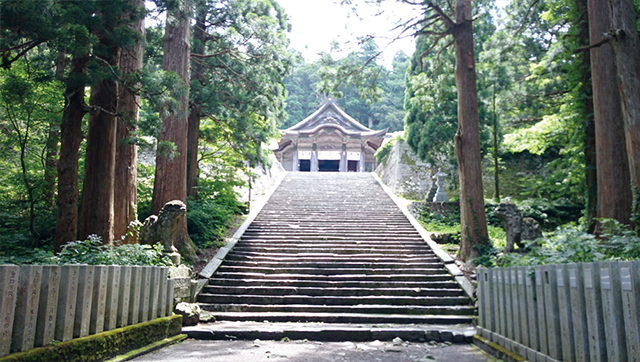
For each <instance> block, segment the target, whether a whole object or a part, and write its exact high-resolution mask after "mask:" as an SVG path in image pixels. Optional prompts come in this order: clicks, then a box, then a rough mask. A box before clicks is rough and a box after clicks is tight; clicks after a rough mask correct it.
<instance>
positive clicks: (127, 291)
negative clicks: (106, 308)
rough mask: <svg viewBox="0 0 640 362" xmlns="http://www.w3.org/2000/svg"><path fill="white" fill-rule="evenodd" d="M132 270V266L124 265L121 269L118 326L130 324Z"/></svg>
mask: <svg viewBox="0 0 640 362" xmlns="http://www.w3.org/2000/svg"><path fill="white" fill-rule="evenodd" d="M131 270H132V267H130V266H123V267H121V269H120V290H119V291H118V294H119V295H120V298H119V299H118V314H117V316H116V319H117V322H116V327H118V328H119V327H126V326H128V325H129V300H130V299H131Z"/></svg>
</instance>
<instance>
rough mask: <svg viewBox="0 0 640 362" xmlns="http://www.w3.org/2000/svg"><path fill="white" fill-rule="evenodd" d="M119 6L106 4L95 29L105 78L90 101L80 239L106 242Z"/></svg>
mask: <svg viewBox="0 0 640 362" xmlns="http://www.w3.org/2000/svg"><path fill="white" fill-rule="evenodd" d="M100 4H104V3H103V2H101V3H100ZM116 9H117V7H107V8H106V9H104V10H106V11H101V12H99V13H98V14H97V15H98V16H99V17H100V18H101V19H102V22H103V24H101V25H102V26H101V27H100V28H98V29H97V30H96V31H95V35H96V36H97V38H98V39H99V42H98V44H97V45H96V46H95V47H94V55H95V57H97V58H98V59H100V60H102V62H101V64H100V66H101V72H102V74H103V78H102V79H101V80H100V81H99V82H98V83H97V84H95V85H93V86H92V87H91V97H90V99H89V103H90V105H91V107H92V112H91V114H90V116H89V131H88V135H87V153H86V156H85V173H84V182H83V187H82V211H81V214H80V224H79V226H78V236H79V238H80V239H81V240H84V239H86V238H87V236H89V235H91V234H95V235H98V236H100V237H102V242H103V243H105V244H112V243H113V219H114V215H113V188H114V181H115V166H116V148H115V147H116V129H117V119H116V112H117V111H118V79H117V77H116V76H115V75H114V74H112V72H115V68H117V66H118V62H119V60H120V46H119V45H118V44H117V43H116V41H115V39H113V34H114V30H115V29H116V27H117V26H119V25H120V24H119V23H120V21H121V20H122V15H121V14H118V11H117V10H116ZM118 10H119V9H118Z"/></svg>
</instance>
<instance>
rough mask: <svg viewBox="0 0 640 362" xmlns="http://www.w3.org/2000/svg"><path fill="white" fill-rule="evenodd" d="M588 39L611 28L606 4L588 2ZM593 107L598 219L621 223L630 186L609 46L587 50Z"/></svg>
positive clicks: (626, 219) (626, 217) (594, 0)
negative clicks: (589, 59) (589, 54)
mask: <svg viewBox="0 0 640 362" xmlns="http://www.w3.org/2000/svg"><path fill="white" fill-rule="evenodd" d="M588 6H589V36H590V39H591V43H594V42H596V41H599V40H600V39H601V38H602V34H604V33H607V32H608V31H609V30H610V29H611V21H610V19H609V18H608V17H607V16H602V14H607V12H608V9H607V3H606V2H604V1H601V0H588ZM591 67H592V68H591V69H592V83H593V107H594V122H595V132H596V162H597V170H598V213H597V215H598V217H600V218H611V219H615V220H618V221H619V222H621V223H623V224H628V223H629V218H630V216H631V186H630V183H629V181H630V175H629V164H628V161H627V150H626V149H625V148H624V147H621V144H622V143H623V142H624V139H625V134H624V124H623V120H622V107H621V103H620V93H619V92H618V84H617V82H616V75H615V74H616V71H615V65H614V59H613V48H612V47H611V45H610V44H603V45H602V46H600V47H595V48H592V49H591Z"/></svg>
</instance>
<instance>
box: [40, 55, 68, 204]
mask: <svg viewBox="0 0 640 362" xmlns="http://www.w3.org/2000/svg"><path fill="white" fill-rule="evenodd" d="M66 57H67V54H66V52H65V51H64V50H61V51H59V52H58V57H57V59H56V74H55V77H56V79H57V80H63V78H64V67H65V63H66ZM46 146H47V153H46V155H45V163H44V185H43V187H44V190H43V191H44V195H43V198H44V202H45V205H47V207H48V208H49V209H51V210H53V208H54V206H55V205H56V180H57V179H58V153H59V152H60V123H59V122H58V121H57V120H52V121H50V122H49V134H48V135H47V143H46Z"/></svg>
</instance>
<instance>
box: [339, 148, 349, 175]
mask: <svg viewBox="0 0 640 362" xmlns="http://www.w3.org/2000/svg"><path fill="white" fill-rule="evenodd" d="M347 171H349V168H348V161H347V144H346V143H343V144H342V152H341V153H340V172H347Z"/></svg>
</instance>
